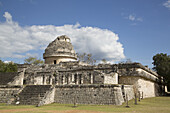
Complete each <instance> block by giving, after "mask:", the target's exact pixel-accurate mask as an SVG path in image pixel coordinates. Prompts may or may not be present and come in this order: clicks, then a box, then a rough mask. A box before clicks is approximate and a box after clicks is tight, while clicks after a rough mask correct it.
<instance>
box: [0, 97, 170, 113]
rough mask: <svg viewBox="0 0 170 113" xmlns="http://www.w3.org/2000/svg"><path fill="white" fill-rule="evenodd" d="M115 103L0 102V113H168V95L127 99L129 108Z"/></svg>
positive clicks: (169, 103)
mask: <svg viewBox="0 0 170 113" xmlns="http://www.w3.org/2000/svg"><path fill="white" fill-rule="evenodd" d="M125 106H126V104H125V103H124V104H123V105H121V106H115V105H78V107H75V108H74V107H73V104H57V103H54V104H50V105H45V106H41V107H35V106H32V105H18V106H15V105H6V104H0V113H11V112H12V113H31V112H32V113H86V112H87V113H116V112H122V113H125V112H126V113H131V112H136V113H170V97H154V98H146V99H143V100H141V101H140V102H138V105H134V100H131V101H129V106H130V108H126V107H125Z"/></svg>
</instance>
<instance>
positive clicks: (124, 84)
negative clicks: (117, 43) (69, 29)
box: [0, 35, 162, 106]
mask: <svg viewBox="0 0 170 113" xmlns="http://www.w3.org/2000/svg"><path fill="white" fill-rule="evenodd" d="M43 58H44V60H45V64H43V65H31V64H18V72H13V73H0V103H8V104H16V103H17V104H21V105H36V106H42V105H45V104H50V103H63V104H74V103H77V104H95V105H122V103H124V102H125V97H126V95H127V96H128V100H131V99H133V98H134V95H135V93H138V94H140V95H141V97H140V98H148V97H156V96H159V95H161V93H162V92H161V91H162V86H161V85H160V83H161V82H162V79H161V77H160V76H159V75H158V74H157V73H156V72H154V71H152V70H151V69H149V68H148V67H146V66H143V65H142V64H140V63H119V64H98V65H87V64H85V63H82V62H80V61H78V60H77V55H76V52H75V50H74V48H73V45H72V44H71V40H70V38H69V37H68V36H66V35H62V36H59V37H57V38H56V39H55V40H54V41H52V42H51V43H50V44H49V45H48V46H47V48H46V49H45V51H44V54H43Z"/></svg>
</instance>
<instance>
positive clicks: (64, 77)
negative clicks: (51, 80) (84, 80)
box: [63, 75, 66, 85]
mask: <svg viewBox="0 0 170 113" xmlns="http://www.w3.org/2000/svg"><path fill="white" fill-rule="evenodd" d="M65 79H66V76H65V75H63V85H64V84H65Z"/></svg>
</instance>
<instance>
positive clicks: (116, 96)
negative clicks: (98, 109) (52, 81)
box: [55, 85, 133, 105]
mask: <svg viewBox="0 0 170 113" xmlns="http://www.w3.org/2000/svg"><path fill="white" fill-rule="evenodd" d="M129 89H130V88H129ZM127 90H128V89H127ZM131 90H133V89H131ZM129 92H132V93H133V91H130V90H129ZM128 95H129V97H130V95H133V94H130V93H128ZM129 99H131V98H129ZM55 102H56V103H65V104H66V103H67V104H68V103H69V104H73V103H74V102H75V103H77V104H99V105H102V104H114V105H121V104H122V103H123V102H124V99H123V95H122V89H121V85H65V86H64V85H62V86H61V85H60V86H56V92H55Z"/></svg>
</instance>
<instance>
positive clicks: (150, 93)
mask: <svg viewBox="0 0 170 113" xmlns="http://www.w3.org/2000/svg"><path fill="white" fill-rule="evenodd" d="M119 83H121V84H128V85H134V88H136V91H137V92H138V91H139V92H140V93H141V94H142V93H143V98H147V97H155V96H159V85H158V84H157V83H156V82H153V81H150V80H147V79H144V78H142V77H137V76H121V77H119Z"/></svg>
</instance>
